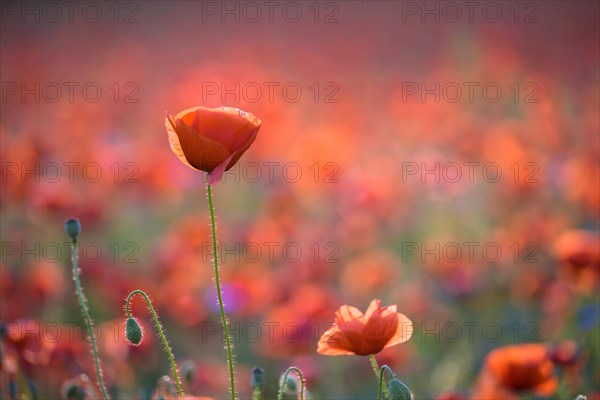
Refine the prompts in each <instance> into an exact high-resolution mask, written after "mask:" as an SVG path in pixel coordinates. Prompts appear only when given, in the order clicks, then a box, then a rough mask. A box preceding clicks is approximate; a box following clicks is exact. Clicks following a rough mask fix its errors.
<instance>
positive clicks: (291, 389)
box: [283, 376, 298, 394]
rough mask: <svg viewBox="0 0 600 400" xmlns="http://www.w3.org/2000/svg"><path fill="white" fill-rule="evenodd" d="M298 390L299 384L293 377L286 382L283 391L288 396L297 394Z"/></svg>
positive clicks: (289, 377)
mask: <svg viewBox="0 0 600 400" xmlns="http://www.w3.org/2000/svg"><path fill="white" fill-rule="evenodd" d="M297 388H298V382H296V379H294V378H292V377H291V376H288V378H287V382H285V386H284V390H283V391H284V392H285V393H288V394H295V393H296V390H297Z"/></svg>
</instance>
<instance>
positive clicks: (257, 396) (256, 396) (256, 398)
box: [252, 388, 260, 400]
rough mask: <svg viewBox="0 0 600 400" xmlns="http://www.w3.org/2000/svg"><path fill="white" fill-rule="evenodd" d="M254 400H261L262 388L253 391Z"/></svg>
mask: <svg viewBox="0 0 600 400" xmlns="http://www.w3.org/2000/svg"><path fill="white" fill-rule="evenodd" d="M252 400H260V389H259V388H256V389H254V390H253V391H252Z"/></svg>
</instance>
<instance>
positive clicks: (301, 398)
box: [277, 367, 304, 400]
mask: <svg viewBox="0 0 600 400" xmlns="http://www.w3.org/2000/svg"><path fill="white" fill-rule="evenodd" d="M292 371H294V372H296V373H297V374H298V377H299V378H300V391H298V388H297V387H296V393H297V394H298V400H304V376H303V375H302V371H300V369H298V368H297V367H289V368H288V369H286V370H285V374H283V379H282V380H281V384H280V385H279V393H278V394H277V400H281V399H282V398H283V391H284V389H285V387H286V386H287V378H288V375H289V374H290V372H292Z"/></svg>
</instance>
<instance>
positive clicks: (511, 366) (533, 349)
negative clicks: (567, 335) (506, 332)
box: [473, 343, 558, 400]
mask: <svg viewBox="0 0 600 400" xmlns="http://www.w3.org/2000/svg"><path fill="white" fill-rule="evenodd" d="M557 385H558V380H557V378H556V376H555V375H554V364H553V362H552V360H551V354H550V351H548V348H547V347H546V346H545V345H543V344H539V343H535V344H534V343H532V344H518V345H513V346H506V347H501V348H498V349H495V350H493V351H492V352H490V353H489V354H488V355H487V357H486V359H485V362H484V366H483V370H482V372H481V375H480V379H479V381H478V385H477V387H476V388H475V393H474V394H473V398H474V399H480V400H485V399H513V398H517V396H516V395H515V393H520V392H532V393H534V394H536V395H538V396H544V397H547V396H551V395H553V394H554V393H555V392H556V388H557Z"/></svg>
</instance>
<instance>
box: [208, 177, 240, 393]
mask: <svg viewBox="0 0 600 400" xmlns="http://www.w3.org/2000/svg"><path fill="white" fill-rule="evenodd" d="M206 193H207V196H208V208H209V210H210V226H211V228H212V242H213V243H212V244H213V255H214V264H215V286H216V288H217V297H218V299H219V310H220V311H221V323H222V324H223V332H224V333H225V341H226V343H227V365H228V367H229V384H230V390H231V400H235V376H234V373H233V351H232V349H231V347H232V346H231V338H230V337H229V328H228V327H227V317H226V316H225V307H224V306H223V294H222V293H221V282H220V281H219V260H218V257H217V228H216V224H215V210H214V207H213V200H212V187H211V186H210V182H209V181H208V178H207V180H206Z"/></svg>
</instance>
